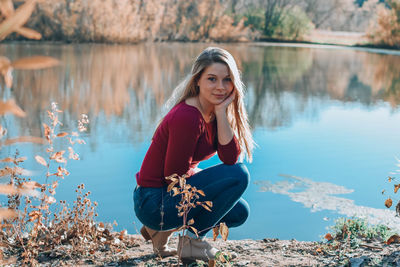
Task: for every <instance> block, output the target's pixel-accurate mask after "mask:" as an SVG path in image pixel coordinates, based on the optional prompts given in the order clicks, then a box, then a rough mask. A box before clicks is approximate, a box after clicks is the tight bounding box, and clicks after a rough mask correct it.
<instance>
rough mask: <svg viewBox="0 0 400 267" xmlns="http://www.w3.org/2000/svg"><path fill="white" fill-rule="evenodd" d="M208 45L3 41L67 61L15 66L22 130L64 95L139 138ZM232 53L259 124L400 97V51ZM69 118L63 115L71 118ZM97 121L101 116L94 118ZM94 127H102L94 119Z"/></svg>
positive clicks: (70, 106) (250, 49) (285, 122)
mask: <svg viewBox="0 0 400 267" xmlns="http://www.w3.org/2000/svg"><path fill="white" fill-rule="evenodd" d="M206 46H207V45H206V44H179V43H175V44H156V45H155V44H140V45H135V46H118V45H117V46H110V45H93V44H79V45H52V44H47V45H36V44H28V45H27V44H23V45H21V44H9V45H4V44H3V45H1V46H0V54H4V55H6V56H7V57H9V58H10V59H16V58H20V57H23V56H28V55H34V54H45V55H49V56H53V57H56V58H59V59H60V60H61V61H62V62H63V65H62V66H61V67H57V68H53V69H49V70H38V71H22V70H21V71H15V72H14V76H15V78H14V81H15V85H14V87H13V88H12V92H9V91H7V90H5V88H4V85H2V90H1V93H2V95H3V98H6V97H7V96H9V95H13V96H14V97H15V98H16V99H17V102H18V103H19V104H20V105H21V106H22V107H23V108H24V110H25V111H27V113H28V114H32V116H30V120H29V121H25V122H21V123H26V125H21V126H22V127H21V128H22V130H23V129H31V131H33V133H32V134H40V132H38V131H40V130H39V129H38V128H37V125H41V121H40V118H41V116H40V114H41V113H42V111H43V110H44V109H45V108H46V107H47V106H48V105H49V102H50V101H57V102H59V104H60V107H61V108H62V109H64V110H68V112H69V114H66V115H65V116H73V117H74V118H76V117H77V116H78V114H80V113H88V114H89V115H90V117H91V118H96V117H97V116H98V115H99V114H102V115H105V116H106V117H108V118H110V117H111V116H114V117H117V118H123V119H124V120H127V121H128V124H129V125H130V126H131V129H134V131H135V132H136V136H137V134H138V133H139V135H140V133H142V132H144V133H146V134H147V132H148V131H149V130H150V129H151V128H152V127H153V124H154V122H155V121H157V120H158V119H159V116H160V110H161V107H162V105H163V103H164V102H165V100H166V98H167V97H168V96H169V95H170V93H171V91H172V89H173V88H174V86H176V85H177V83H178V82H179V80H181V79H182V78H183V77H184V75H185V74H187V73H188V72H189V71H190V66H191V64H192V62H193V60H194V57H195V56H196V55H197V54H198V53H199V51H201V50H202V49H203V48H204V47H206ZM221 46H222V47H224V48H226V49H228V50H229V51H231V52H232V54H233V55H234V57H235V58H236V59H237V61H238V64H239V66H240V68H241V69H242V71H243V78H244V81H245V84H246V85H247V87H248V93H247V95H248V98H247V108H248V111H249V114H250V121H251V123H252V124H253V126H254V127H259V126H261V127H267V128H269V129H274V128H276V127H282V126H286V127H287V126H290V125H291V124H292V123H293V121H294V120H295V119H296V118H297V117H298V116H309V117H311V118H313V117H316V116H318V113H319V112H320V110H321V109H322V108H323V106H325V105H326V103H327V101H332V100H338V101H341V102H357V103H360V104H362V105H363V106H365V107H367V108H368V107H371V106H373V105H376V104H378V103H379V102H380V101H386V102H389V103H390V104H391V106H392V107H393V108H394V109H396V108H397V106H398V105H399V102H400V82H399V81H400V79H399V73H400V57H399V56H395V55H380V54H373V53H368V52H362V51H355V50H350V49H342V50H335V52H334V53H332V51H331V50H329V49H312V48H305V47H297V48H296V47H261V46H251V45H221ZM69 119H70V118H68V117H67V118H65V120H64V121H69ZM94 123H95V124H96V120H94ZM92 127H95V125H94V126H93V125H92Z"/></svg>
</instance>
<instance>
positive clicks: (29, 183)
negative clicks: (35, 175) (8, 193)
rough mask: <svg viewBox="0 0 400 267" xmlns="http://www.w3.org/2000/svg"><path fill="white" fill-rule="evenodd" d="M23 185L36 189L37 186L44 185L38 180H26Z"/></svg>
mask: <svg viewBox="0 0 400 267" xmlns="http://www.w3.org/2000/svg"><path fill="white" fill-rule="evenodd" d="M22 186H23V187H25V188H27V189H35V188H41V187H42V185H41V184H39V183H38V182H35V181H29V182H25V183H23V184H22Z"/></svg>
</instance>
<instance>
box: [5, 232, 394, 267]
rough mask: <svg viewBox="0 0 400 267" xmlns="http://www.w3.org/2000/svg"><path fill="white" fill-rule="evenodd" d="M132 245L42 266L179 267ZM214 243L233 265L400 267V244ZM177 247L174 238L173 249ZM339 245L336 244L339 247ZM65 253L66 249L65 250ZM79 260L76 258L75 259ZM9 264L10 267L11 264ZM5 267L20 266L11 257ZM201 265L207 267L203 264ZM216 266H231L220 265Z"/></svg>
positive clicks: (56, 257)
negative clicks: (356, 246)
mask: <svg viewBox="0 0 400 267" xmlns="http://www.w3.org/2000/svg"><path fill="white" fill-rule="evenodd" d="M128 238H129V240H130V242H128V243H129V244H130V245H128V246H126V247H125V248H123V249H121V250H118V251H116V252H115V251H114V252H111V251H107V250H105V251H96V252H95V253H94V254H93V255H89V257H85V256H83V255H82V257H80V258H79V257H78V258H79V260H77V259H76V257H71V256H70V255H65V253H63V248H62V247H60V248H59V249H57V250H55V251H53V252H51V253H50V254H49V255H47V256H46V257H42V259H41V260H40V263H39V265H40V266H177V257H167V258H164V259H161V258H158V257H157V256H155V255H154V254H153V253H152V245H151V243H150V242H146V241H144V239H143V238H142V237H141V236H138V235H130V236H128ZM210 242H211V243H212V244H213V245H214V246H215V247H217V248H219V249H220V250H222V251H224V252H228V253H232V252H234V253H236V254H237V258H236V259H234V260H232V261H231V262H230V266H400V250H399V248H400V244H391V245H386V244H385V243H383V242H382V241H375V242H369V243H366V242H365V243H362V242H361V243H360V244H359V246H358V248H351V249H350V248H349V244H347V243H343V242H342V243H339V242H336V243H327V242H300V241H296V240H278V239H263V240H228V241H223V240H222V239H217V241H215V242H214V241H211V240H210ZM176 244H177V238H176V237H173V238H172V240H171V246H174V245H176ZM335 244H336V245H335ZM64 251H65V250H64ZM73 258H75V259H73ZM7 264H8V265H7ZM1 265H2V266H19V265H20V264H19V263H18V261H17V259H15V258H12V257H11V258H9V259H8V262H7V261H5V262H3V264H1ZM197 266H207V265H205V264H204V263H202V262H199V263H198V264H197ZM216 266H229V265H227V264H225V265H218V264H217V265H216Z"/></svg>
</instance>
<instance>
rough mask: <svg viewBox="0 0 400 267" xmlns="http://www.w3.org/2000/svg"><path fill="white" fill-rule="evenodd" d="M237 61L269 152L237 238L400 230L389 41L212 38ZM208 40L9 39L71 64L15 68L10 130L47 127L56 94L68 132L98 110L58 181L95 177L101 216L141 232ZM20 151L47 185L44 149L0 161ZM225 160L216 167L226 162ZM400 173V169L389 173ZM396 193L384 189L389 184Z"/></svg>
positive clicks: (5, 48) (398, 124)
mask: <svg viewBox="0 0 400 267" xmlns="http://www.w3.org/2000/svg"><path fill="white" fill-rule="evenodd" d="M213 45H218V46H221V47H223V48H225V49H227V50H229V51H230V52H231V53H232V55H233V56H234V57H235V58H236V60H237V62H238V65H239V68H240V69H241V71H242V75H243V80H244V83H245V84H246V86H247V92H246V99H245V102H246V107H247V110H248V113H249V117H250V122H251V126H252V128H253V134H254V137H255V141H256V143H257V144H258V147H257V148H256V150H255V151H254V160H253V162H252V163H246V165H247V167H248V169H249V171H250V174H251V180H252V181H251V184H250V186H249V188H248V189H247V191H246V193H245V195H244V197H245V198H246V200H247V201H248V202H249V204H250V207H251V214H250V217H249V219H248V221H247V222H246V223H245V224H244V225H243V226H241V227H239V228H236V229H231V233H230V239H245V238H253V239H262V238H266V237H268V238H280V239H292V238H295V239H297V240H320V239H321V236H323V235H324V234H325V233H327V232H328V230H327V229H326V228H327V227H328V226H331V225H333V224H334V220H335V219H336V218H338V217H351V216H359V217H366V218H368V220H369V221H370V222H371V223H386V224H388V225H390V226H391V227H394V228H397V229H398V228H400V220H399V219H398V218H397V217H395V213H394V211H393V208H392V209H391V210H389V209H386V208H385V206H384V201H385V199H386V198H387V197H388V196H391V197H392V198H393V200H394V203H395V204H396V203H397V202H396V201H397V200H398V197H396V195H394V193H393V183H394V182H391V183H389V182H388V179H387V178H388V176H389V175H392V176H396V174H397V173H396V170H397V169H399V167H398V166H396V164H399V162H398V161H397V159H396V157H397V158H400V138H399V136H400V135H399V133H400V112H399V104H400V53H399V52H396V51H386V50H368V49H354V48H344V47H333V46H311V45H308V46H307V45H283V44H280V45H278V44H272V43H270V44H267V43H254V44H213ZM207 46H209V44H201V43H196V44H195V43H158V44H139V45H106V44H47V43H43V44H39V43H10V44H1V45H0V55H3V56H6V57H8V58H10V59H11V60H16V59H18V58H22V57H25V56H32V55H47V56H53V57H55V58H57V59H59V60H60V61H61V62H62V65H61V66H58V67H54V68H51V69H45V70H14V72H13V76H14V85H13V87H12V88H11V89H9V88H6V87H5V85H4V83H3V82H1V84H0V86H1V96H2V99H3V100H6V99H10V98H14V99H15V100H16V102H17V103H18V105H19V106H21V107H22V109H23V110H24V111H25V112H26V113H27V116H26V117H25V118H15V117H13V116H9V115H7V116H6V117H4V118H3V119H2V125H3V126H4V127H5V128H7V129H8V135H9V136H10V137H13V136H23V135H33V136H42V135H43V129H42V128H41V125H42V123H43V122H46V121H48V119H47V114H46V110H48V109H50V105H51V102H53V101H54V102H57V103H58V104H59V107H60V109H62V110H63V111H64V112H63V113H61V114H60V120H61V121H62V122H63V126H62V127H61V131H72V130H74V129H76V125H77V123H76V121H77V119H78V118H79V116H80V114H82V113H85V114H87V115H88V116H89V119H90V125H89V129H88V132H87V133H85V134H84V135H83V136H82V137H83V139H84V140H85V141H86V143H87V144H86V145H77V146H76V147H75V150H76V151H77V152H78V153H79V155H80V158H81V160H80V161H69V162H68V165H67V169H68V170H69V171H70V173H71V174H70V175H69V176H67V177H66V178H65V179H64V180H62V181H60V182H59V184H60V186H59V187H58V188H57V194H56V198H57V200H67V201H69V202H70V203H72V201H73V200H74V198H75V189H76V187H77V185H78V184H80V183H84V184H85V186H86V189H88V190H90V191H91V192H92V195H91V199H92V200H95V201H97V202H98V203H99V206H98V213H99V217H98V220H99V221H104V222H113V221H114V220H115V221H116V222H117V223H118V226H116V227H115V229H117V230H122V229H127V230H128V232H129V233H137V232H138V229H140V227H141V223H140V222H139V221H138V220H137V219H136V217H135V215H134V212H133V202H132V192H133V189H134V188H135V186H136V181H135V179H134V175H135V173H136V172H137V171H138V170H139V168H140V165H141V161H142V159H143V158H144V155H145V153H146V150H147V148H148V147H149V144H150V140H151V137H152V134H153V131H154V130H155V127H156V125H157V123H158V121H159V120H160V119H161V114H162V112H163V104H164V103H165V101H166V100H167V99H168V97H169V95H170V94H171V92H172V90H173V88H174V87H175V86H176V85H177V84H178V82H179V81H180V80H181V79H183V78H184V77H185V75H186V74H188V73H189V72H190V68H191V64H192V62H193V60H194V58H195V56H197V55H198V54H199V53H200V52H201V51H202V50H203V49H204V48H205V47H207ZM15 149H18V150H19V152H20V154H21V155H25V156H27V157H28V160H27V162H25V163H24V165H23V167H24V168H26V169H28V170H30V171H32V172H33V175H32V177H33V178H34V179H35V180H37V181H38V182H44V173H45V172H44V170H43V168H42V166H41V165H39V164H38V163H37V162H36V161H35V160H34V156H35V155H41V156H45V152H44V151H45V147H44V146H41V145H33V144H26V143H21V144H17V145H13V146H4V147H3V148H2V150H1V152H0V153H1V154H2V156H3V157H4V156H7V155H10V154H13V153H14V152H15ZM218 162H219V161H218V158H217V157H213V158H211V159H210V160H208V161H207V162H202V163H201V165H200V167H201V168H205V167H208V166H211V165H214V164H217V163H218ZM391 172H395V174H390V173H391ZM384 189H385V190H386V192H385V194H384V195H382V190H384Z"/></svg>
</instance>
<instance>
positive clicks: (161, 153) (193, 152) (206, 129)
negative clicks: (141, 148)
mask: <svg viewBox="0 0 400 267" xmlns="http://www.w3.org/2000/svg"><path fill="white" fill-rule="evenodd" d="M215 152H218V157H219V158H220V160H221V161H222V162H223V163H225V164H229V165H232V164H235V163H236V161H237V160H238V157H239V154H240V147H239V144H238V141H237V139H236V137H235V136H234V137H233V138H232V140H231V141H230V142H229V143H228V144H226V145H221V144H219V142H218V136H217V122H216V120H214V121H212V122H209V123H206V122H205V120H204V119H203V116H202V115H201V113H200V111H199V110H198V109H197V108H196V107H193V106H190V105H188V104H186V103H185V101H183V102H181V103H179V104H178V105H176V106H175V107H174V108H172V109H171V111H170V112H168V114H167V115H166V116H165V117H164V119H163V120H162V122H161V124H160V125H159V126H158V128H157V130H156V132H155V134H154V136H153V140H152V142H151V145H150V147H149V150H148V151H147V153H146V156H145V157H144V160H143V163H142V167H141V168H140V171H139V172H138V173H137V174H136V180H137V184H138V185H140V186H143V187H162V186H165V185H166V184H168V183H169V181H166V179H165V177H168V176H170V175H172V174H174V173H176V174H178V175H183V174H188V175H189V176H191V175H193V174H194V173H195V172H194V169H195V168H196V167H197V165H198V164H199V162H200V161H202V160H206V159H209V158H210V157H212V156H213V155H214V154H215Z"/></svg>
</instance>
